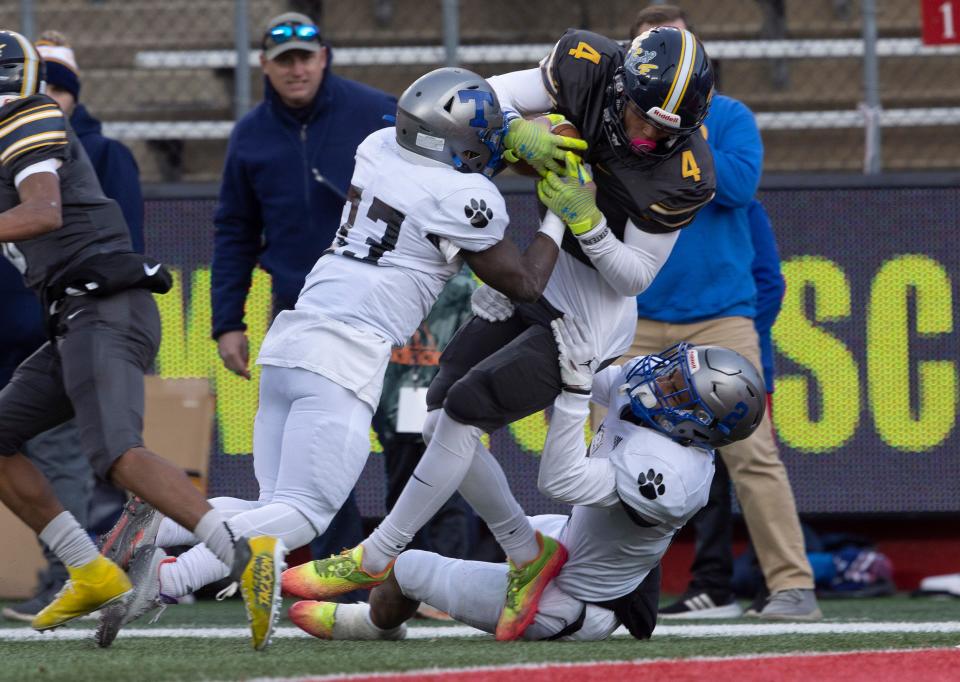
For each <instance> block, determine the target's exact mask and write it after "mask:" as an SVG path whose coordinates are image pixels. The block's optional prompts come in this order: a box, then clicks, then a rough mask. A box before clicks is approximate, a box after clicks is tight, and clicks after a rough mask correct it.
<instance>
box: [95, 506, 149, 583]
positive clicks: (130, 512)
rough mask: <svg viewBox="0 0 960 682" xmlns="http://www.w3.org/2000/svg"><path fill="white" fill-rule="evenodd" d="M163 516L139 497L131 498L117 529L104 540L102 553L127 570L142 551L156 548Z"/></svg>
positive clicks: (113, 529) (101, 544)
mask: <svg viewBox="0 0 960 682" xmlns="http://www.w3.org/2000/svg"><path fill="white" fill-rule="evenodd" d="M161 521H163V514H161V513H160V512H158V511H157V510H156V509H154V508H153V507H151V506H150V505H149V504H148V503H147V502H144V501H143V500H142V499H140V498H139V497H131V498H130V500H129V501H128V502H127V503H126V504H125V505H124V507H123V513H121V514H120V518H119V519H117V522H116V523H115V524H114V526H113V528H111V529H110V530H109V531H107V532H106V533H104V534H103V535H102V536H101V537H100V553H101V554H102V555H103V556H105V557H107V558H108V559H110V561H112V562H113V563H115V564H116V565H117V566H119V567H120V568H122V569H126V568H127V567H128V566H129V565H130V560H131V559H133V554H134V552H136V551H137V549H138V548H140V547H144V546H147V545H153V544H154V543H155V542H156V540H157V531H158V530H160V522H161Z"/></svg>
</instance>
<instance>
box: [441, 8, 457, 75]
mask: <svg viewBox="0 0 960 682" xmlns="http://www.w3.org/2000/svg"><path fill="white" fill-rule="evenodd" d="M443 47H444V49H445V50H446V53H447V62H446V63H447V66H457V64H458V63H459V60H458V58H457V49H458V48H459V47H460V0H443Z"/></svg>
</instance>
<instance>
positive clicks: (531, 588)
mask: <svg viewBox="0 0 960 682" xmlns="http://www.w3.org/2000/svg"><path fill="white" fill-rule="evenodd" d="M537 543H539V545H540V554H538V555H537V558H536V559H534V560H533V561H530V562H528V563H526V564H524V565H523V566H521V567H520V568H517V567H516V566H514V564H513V562H512V561H511V562H510V575H509V583H508V584H507V598H506V601H505V603H504V605H503V611H501V612H500V620H498V621H497V632H496V638H497V639H498V640H500V641H502V642H503V641H509V640H513V639H519V638H520V637H521V636H522V635H523V631H524V630H526V629H527V627H528V626H529V625H530V623H532V622H533V619H534V617H536V615H537V609H538V608H539V606H540V597H541V595H542V594H543V591H544V590H545V589H546V587H547V585H549V584H550V581H551V580H553V579H554V578H555V577H556V575H557V574H558V573H559V572H560V569H561V568H563V565H564V564H565V563H566V562H567V549H566V547H564V546H563V545H561V544H560V543H559V542H557V541H556V540H554V539H553V538H552V537H550V536H548V535H541V534H540V531H537Z"/></svg>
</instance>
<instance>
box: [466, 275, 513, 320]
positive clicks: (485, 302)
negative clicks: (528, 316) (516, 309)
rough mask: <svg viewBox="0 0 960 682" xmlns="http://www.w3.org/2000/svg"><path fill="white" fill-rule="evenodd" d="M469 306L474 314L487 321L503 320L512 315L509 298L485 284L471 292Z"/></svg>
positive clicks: (511, 305)
mask: <svg viewBox="0 0 960 682" xmlns="http://www.w3.org/2000/svg"><path fill="white" fill-rule="evenodd" d="M470 307H471V308H473V314H474V315H476V316H477V317H479V318H480V319H482V320H486V321H487V322H503V321H504V320H509V319H510V318H511V317H512V316H513V303H512V302H511V301H510V299H509V298H507V297H506V296H504V295H503V294H501V293H500V292H499V291H497V290H496V289H494V288H493V287H489V286H487V285H486V284H484V285H482V286H481V287H480V288H479V289H477V290H476V291H474V292H473V296H472V297H471V298H470Z"/></svg>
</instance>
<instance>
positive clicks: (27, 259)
mask: <svg viewBox="0 0 960 682" xmlns="http://www.w3.org/2000/svg"><path fill="white" fill-rule="evenodd" d="M47 159H56V160H59V161H60V162H61V166H60V168H59V170H58V171H57V175H58V176H59V178H60V199H61V205H62V211H63V225H62V226H61V227H60V228H59V229H56V230H53V231H52V232H47V233H46V234H42V235H40V236H38V237H34V238H32V239H25V240H23V241H18V242H9V243H2V244H0V246H2V249H3V255H4V256H6V257H7V259H8V260H10V261H11V262H12V263H13V264H14V266H15V267H16V268H17V269H18V270H19V271H20V273H21V274H22V275H23V278H24V281H25V282H26V283H27V286H28V287H31V288H33V289H35V290H37V291H42V289H43V288H44V287H45V286H46V285H48V284H50V283H51V282H53V281H54V280H56V278H57V277H58V276H59V275H60V274H61V273H63V272H64V270H65V269H66V267H67V266H68V265H70V264H76V263H79V262H81V261H83V260H86V259H87V258H89V257H90V256H93V255H96V254H101V253H113V252H123V251H132V247H131V244H130V234H129V232H128V230H127V224H126V222H125V221H124V219H123V213H121V211H120V207H119V206H118V205H117V203H116V202H115V201H113V200H112V199H108V198H107V197H105V196H104V194H103V190H102V189H101V188H100V181H99V180H98V179H97V175H96V172H95V171H94V170H93V166H92V165H91V163H90V159H88V158H87V154H86V152H84V150H83V146H82V145H81V144H80V141H79V140H78V138H77V136H76V134H75V133H74V132H73V129H72V128H70V125H69V123H68V121H67V119H66V117H65V116H64V114H63V111H61V110H60V107H58V106H57V103H56V102H54V101H53V100H52V99H50V98H49V97H47V96H46V95H33V96H31V97H25V98H23V99H17V100H14V101H12V102H9V103H8V104H6V105H5V106H3V107H0V212H2V211H7V210H9V209H11V208H13V207H14V206H16V205H18V204H19V203H20V197H19V195H18V193H17V188H16V185H15V184H14V180H15V178H16V176H17V174H18V173H19V172H20V171H22V170H24V169H26V168H28V167H30V166H32V165H33V164H35V163H39V162H41V161H45V160H47Z"/></svg>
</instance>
